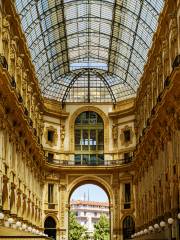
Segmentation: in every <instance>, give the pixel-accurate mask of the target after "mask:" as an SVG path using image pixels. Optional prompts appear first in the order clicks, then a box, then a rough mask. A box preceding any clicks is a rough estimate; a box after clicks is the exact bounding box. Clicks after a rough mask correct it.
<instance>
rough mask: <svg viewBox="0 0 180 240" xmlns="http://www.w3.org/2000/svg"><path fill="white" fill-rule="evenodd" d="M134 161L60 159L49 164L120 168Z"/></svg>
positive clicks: (130, 159) (131, 159) (51, 160)
mask: <svg viewBox="0 0 180 240" xmlns="http://www.w3.org/2000/svg"><path fill="white" fill-rule="evenodd" d="M132 161H133V157H129V158H125V159H119V160H98V159H97V160H93V161H81V162H80V161H78V162H76V161H68V160H58V159H48V158H47V162H48V163H50V164H55V165H59V166H120V165H123V164H128V163H131V162H132Z"/></svg>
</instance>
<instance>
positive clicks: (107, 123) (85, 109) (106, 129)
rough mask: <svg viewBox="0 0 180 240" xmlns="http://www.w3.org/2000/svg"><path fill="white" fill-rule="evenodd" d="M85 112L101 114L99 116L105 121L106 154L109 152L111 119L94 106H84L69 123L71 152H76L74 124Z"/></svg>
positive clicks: (74, 114) (73, 115)
mask: <svg viewBox="0 0 180 240" xmlns="http://www.w3.org/2000/svg"><path fill="white" fill-rule="evenodd" d="M85 111H92V112H96V113H97V114H99V116H100V117H101V118H102V119H103V122H104V145H105V146H106V152H108V150H109V119H108V116H106V114H105V113H104V112H103V111H102V110H100V109H99V108H97V107H94V106H83V107H81V108H79V109H77V110H76V111H75V112H74V113H73V114H72V116H71V118H70V121H69V132H70V137H71V139H70V151H71V152H74V124H75V120H76V118H77V117H78V116H79V114H80V113H82V112H85Z"/></svg>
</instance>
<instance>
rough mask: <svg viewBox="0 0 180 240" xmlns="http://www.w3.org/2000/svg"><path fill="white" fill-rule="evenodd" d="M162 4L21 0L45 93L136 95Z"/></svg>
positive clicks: (65, 97)
mask: <svg viewBox="0 0 180 240" xmlns="http://www.w3.org/2000/svg"><path fill="white" fill-rule="evenodd" d="M163 5H164V1H163V0H54V1H52V0H16V7H17V10H18V12H19V14H20V17H21V21H22V26H23V29H24V32H25V35H26V37H27V42H28V45H29V49H30V51H31V55H32V60H33V63H34V65H35V68H36V73H37V77H38V79H39V83H40V86H41V90H42V93H43V95H44V96H45V97H48V98H52V99H56V100H59V101H79V102H87V101H88V102H89V101H90V102H111V101H113V102H116V101H119V100H123V99H126V98H129V97H133V96H135V94H136V90H137V88H138V85H139V79H140V77H141V75H142V72H143V67H144V64H145V63H146V61H147V53H148V50H149V48H150V47H151V44H152V37H153V33H154V32H155V31H156V27H157V22H158V17H159V14H160V12H161V11H162V8H163ZM83 89H84V90H83ZM87 89H88V90H87ZM72 92H73V94H72ZM101 92H104V94H101ZM84 95H86V97H84ZM95 96H96V97H95Z"/></svg>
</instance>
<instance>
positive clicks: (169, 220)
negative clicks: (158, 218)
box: [168, 218, 174, 240]
mask: <svg viewBox="0 0 180 240" xmlns="http://www.w3.org/2000/svg"><path fill="white" fill-rule="evenodd" d="M173 222H174V219H173V218H168V224H169V230H170V240H172V224H173Z"/></svg>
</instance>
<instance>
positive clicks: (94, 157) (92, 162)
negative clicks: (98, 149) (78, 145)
mask: <svg viewBox="0 0 180 240" xmlns="http://www.w3.org/2000/svg"><path fill="white" fill-rule="evenodd" d="M90 165H97V159H96V155H95V154H91V155H90Z"/></svg>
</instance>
